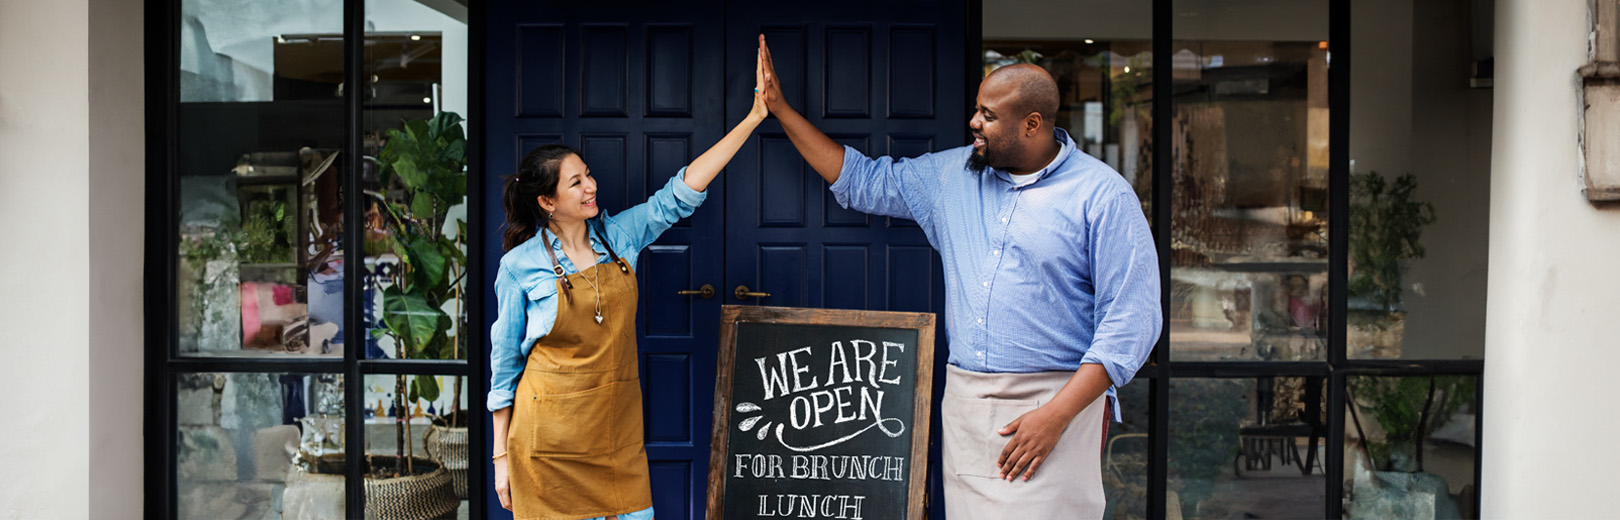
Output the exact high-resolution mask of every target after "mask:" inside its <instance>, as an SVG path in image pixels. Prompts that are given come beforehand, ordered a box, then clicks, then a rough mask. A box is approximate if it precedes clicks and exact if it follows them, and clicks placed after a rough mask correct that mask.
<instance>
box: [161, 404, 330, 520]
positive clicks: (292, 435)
mask: <svg viewBox="0 0 1620 520" xmlns="http://www.w3.org/2000/svg"><path fill="white" fill-rule="evenodd" d="M175 399H176V406H175V420H176V423H177V424H176V426H175V433H176V437H175V466H174V467H175V472H176V475H175V481H176V483H177V484H178V486H179V487H178V489H177V491H176V493H177V494H176V498H177V510H178V512H179V517H180V518H281V517H286V518H342V517H343V516H344V511H343V496H344V495H343V482H344V476H343V469H342V452H343V378H342V376H339V375H337V374H316V375H303V374H265V373H202V374H181V375H179V376H177V378H176V386H175ZM334 457H335V458H334ZM323 461H324V462H323ZM333 461H335V462H336V463H335V464H333V463H332V462H333Z"/></svg>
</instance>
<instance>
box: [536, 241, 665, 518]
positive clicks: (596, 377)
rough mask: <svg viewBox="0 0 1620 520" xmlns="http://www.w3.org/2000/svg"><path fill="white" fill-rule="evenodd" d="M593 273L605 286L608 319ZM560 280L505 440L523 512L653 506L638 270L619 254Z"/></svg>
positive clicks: (566, 513) (550, 514)
mask: <svg viewBox="0 0 1620 520" xmlns="http://www.w3.org/2000/svg"><path fill="white" fill-rule="evenodd" d="M615 260H617V259H615ZM593 270H594V273H595V274H593ZM596 276H600V277H601V278H600V280H597V279H596V278H594V277H596ZM592 281H595V282H596V284H597V285H598V286H599V287H600V288H601V294H602V296H601V298H602V300H601V302H602V311H601V312H602V316H603V321H602V323H600V324H598V323H597V322H596V319H595V317H596V308H597V307H596V305H597V300H596V298H597V296H596V291H595V290H593V289H592V288H591V282H592ZM557 283H558V295H557V321H556V323H555V324H554V325H553V326H552V329H551V332H550V333H548V334H546V335H545V336H544V337H542V338H540V339H539V340H538V341H536V342H535V345H534V349H533V350H532V351H531V352H530V353H529V359H528V364H527V365H526V366H525V367H524V369H523V377H522V379H521V380H520V381H519V382H518V387H517V394H516V395H515V397H514V399H513V401H514V404H513V408H512V427H511V428H510V429H509V430H508V436H507V441H506V446H507V452H508V453H511V462H510V463H509V465H510V468H511V469H510V477H509V478H510V484H511V490H512V506H513V513H514V516H515V517H516V518H518V519H520V520H529V519H533V520H577V519H580V518H595V517H601V516H612V515H620V514H625V513H632V512H636V511H640V510H643V509H647V508H649V507H652V489H651V484H650V480H649V478H648V470H647V449H646V447H645V446H644V445H643V443H642V418H641V382H640V378H639V376H638V373H637V369H636V331H635V325H636V295H637V293H636V277H635V273H634V271H632V270H631V269H630V268H629V267H628V266H627V265H625V264H624V263H622V262H621V261H616V262H614V263H605V264H597V265H594V266H591V267H590V268H588V269H585V270H584V271H582V272H580V273H575V274H571V275H567V276H566V277H559V278H558V280H557ZM568 287H572V290H571V291H569V289H568ZM565 291H567V292H565ZM570 293H571V294H570Z"/></svg>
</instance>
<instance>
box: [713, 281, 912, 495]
mask: <svg viewBox="0 0 1620 520" xmlns="http://www.w3.org/2000/svg"><path fill="white" fill-rule="evenodd" d="M738 323H768V324H791V325H832V326H846V327H870V328H886V329H907V330H915V331H917V349H916V350H917V380H916V385H915V387H914V394H915V395H914V397H915V398H914V399H913V401H914V402H913V416H912V422H911V425H912V426H911V428H912V429H911V432H912V433H911V467H910V476H909V480H908V481H907V486H908V489H907V496H906V518H907V520H921V519H922V518H924V517H925V516H926V507H927V504H925V503H924V501H925V498H926V496H925V493H926V490H927V487H928V436H929V433H930V432H929V429H930V426H931V424H932V423H931V421H930V420H929V414H931V413H932V412H933V409H932V408H933V388H934V327H935V316H934V314H933V313H920V312H889V311H860V310H842V309H810V308H799V307H755V306H737V305H724V306H721V308H720V348H719V352H718V355H717V356H716V357H717V358H718V364H717V370H716V374H715V381H714V422H713V423H712V432H711V434H710V444H709V497H708V515H707V518H708V519H709V520H719V519H721V518H723V514H724V507H725V493H726V489H725V485H726V467H727V466H726V452H727V446H728V443H729V437H728V434H729V431H730V425H731V407H732V404H733V399H732V395H731V391H732V383H733V381H732V371H733V369H734V368H735V365H734V363H735V361H736V359H735V358H736V354H737V324H738ZM872 518H878V517H877V516H872Z"/></svg>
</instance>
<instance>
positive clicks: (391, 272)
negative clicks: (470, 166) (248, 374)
mask: <svg viewBox="0 0 1620 520" xmlns="http://www.w3.org/2000/svg"><path fill="white" fill-rule="evenodd" d="M365 51H366V60H365V65H366V70H365V77H367V78H369V81H370V82H371V83H370V85H369V86H368V88H369V91H368V93H367V96H366V99H365V112H364V114H365V117H364V119H363V120H364V123H365V128H366V134H365V157H366V163H365V170H364V172H363V175H362V176H361V185H362V191H363V192H364V197H363V200H364V208H365V209H364V212H365V229H366V233H365V237H364V241H365V250H366V257H365V262H366V263H365V272H366V279H365V283H364V288H363V289H362V290H363V291H364V296H363V300H364V301H365V305H366V311H365V317H366V323H367V326H368V327H369V328H370V332H371V334H370V336H369V337H368V338H367V340H366V349H365V357H366V358H368V359H385V358H395V359H446V360H449V359H458V360H464V359H467V356H468V349H467V345H466V342H465V338H464V336H463V335H462V334H460V331H461V330H463V327H464V325H465V324H466V318H467V301H466V298H465V294H466V286H467V268H468V264H467V251H468V248H467V235H466V227H467V173H466V165H467V141H466V127H465V124H466V123H465V120H464V118H465V114H466V113H467V76H466V74H467V26H466V23H465V22H463V21H460V20H457V19H455V18H453V17H451V16H449V15H447V14H445V13H443V12H439V11H436V10H433V9H431V8H429V7H427V6H425V5H423V4H421V3H418V2H415V1H409V0H367V1H366V45H365Z"/></svg>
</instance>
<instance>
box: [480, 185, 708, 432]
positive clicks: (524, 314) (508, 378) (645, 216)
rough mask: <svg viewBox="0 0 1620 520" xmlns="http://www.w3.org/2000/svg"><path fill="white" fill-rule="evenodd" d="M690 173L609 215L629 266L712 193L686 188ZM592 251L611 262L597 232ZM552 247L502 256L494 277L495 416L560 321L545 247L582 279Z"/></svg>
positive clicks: (533, 244)
mask: <svg viewBox="0 0 1620 520" xmlns="http://www.w3.org/2000/svg"><path fill="white" fill-rule="evenodd" d="M685 179H686V168H681V171H680V172H677V173H676V174H675V176H674V177H671V178H670V179H669V182H668V183H665V184H664V187H663V188H660V189H659V190H658V192H657V193H654V194H653V196H652V197H651V198H649V199H647V202H644V203H641V204H639V205H637V206H635V207H632V208H630V209H627V210H625V211H624V212H623V213H619V214H618V215H606V213H605V212H606V211H607V210H605V209H604V210H603V212H604V220H606V223H607V225H606V226H604V228H605V229H606V230H607V235H608V236H607V240H608V241H609V243H610V244H612V245H613V252H615V253H618V254H619V257H621V258H623V259H624V261H626V262H629V263H630V265H632V266H634V265H636V259H638V258H640V256H641V250H642V248H645V247H647V245H648V244H651V243H652V242H653V241H654V240H657V239H658V235H661V234H663V233H664V230H666V229H669V227H670V226H672V225H674V224H675V221H678V220H680V219H682V218H686V217H688V216H691V215H692V212H693V211H695V210H697V207H698V206H699V205H702V204H703V200H704V199H705V198H707V197H708V193H707V192H700V191H696V190H693V189H692V188H691V187H690V186H687V185H686V182H685ZM588 233H589V234H590V237H591V249H594V250H596V262H597V263H603V262H610V261H612V259H611V258H610V257H609V256H608V254H607V249H605V248H603V247H602V242H601V240H602V237H601V236H600V235H598V234H597V233H596V230H595V229H594V228H593V229H592V230H590V231H588ZM548 236H550V237H551V241H550V242H551V243H550V244H541V242H542V241H541V240H540V239H539V236H538V235H536V237H535V238H532V239H529V240H528V241H526V242H524V243H522V244H519V245H518V246H517V247H514V248H512V250H511V251H507V252H506V254H505V255H501V267H500V269H499V270H498V271H497V272H496V273H495V300H496V302H497V303H498V310H497V311H496V317H495V324H494V325H493V326H491V327H490V329H489V342H490V349H489V367H490V378H489V387H490V388H489V399H488V401H487V403H486V406H487V407H488V408H489V411H491V412H493V411H496V410H500V409H502V408H506V407H508V406H512V395H513V392H516V391H517V384H518V378H519V377H521V376H522V375H523V367H524V365H525V364H526V363H527V362H528V359H529V351H530V350H531V349H533V348H534V342H535V340H537V339H540V338H541V337H542V336H545V335H546V334H548V333H550V332H551V326H552V324H553V323H555V322H556V321H557V274H556V273H555V272H553V271H552V270H551V257H550V256H549V255H547V254H546V251H545V250H544V249H541V247H550V248H552V249H554V250H556V251H557V261H558V262H559V263H561V264H562V268H563V272H565V273H570V274H572V273H577V272H579V269H577V268H575V266H574V263H573V261H571V260H569V259H568V255H565V254H563V253H562V242H561V241H560V240H559V239H558V238H557V237H556V236H555V235H548Z"/></svg>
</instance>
